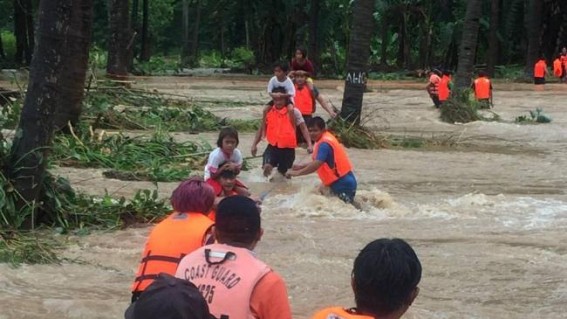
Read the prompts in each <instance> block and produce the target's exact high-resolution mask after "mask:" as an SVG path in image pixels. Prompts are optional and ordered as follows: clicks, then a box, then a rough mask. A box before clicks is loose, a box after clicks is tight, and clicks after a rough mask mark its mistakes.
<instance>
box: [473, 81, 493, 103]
mask: <svg viewBox="0 0 567 319" xmlns="http://www.w3.org/2000/svg"><path fill="white" fill-rule="evenodd" d="M474 95H475V97H476V98H477V99H479V100H484V99H489V98H490V80H489V79H488V78H487V77H485V76H482V77H479V78H478V79H476V80H474Z"/></svg>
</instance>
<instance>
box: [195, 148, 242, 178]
mask: <svg viewBox="0 0 567 319" xmlns="http://www.w3.org/2000/svg"><path fill="white" fill-rule="evenodd" d="M243 161H244V160H243V159H242V153H240V150H239V149H237V148H236V149H234V151H233V152H232V154H227V153H225V152H224V151H223V150H222V149H221V148H220V147H217V148H215V149H214V150H213V151H212V152H211V154H209V158H208V160H207V165H205V174H204V179H205V181H206V180H208V179H209V178H211V176H212V175H213V174H216V172H217V170H218V168H219V165H221V164H223V163H226V162H231V163H235V164H237V165H238V167H239V168H240V166H242V163H243Z"/></svg>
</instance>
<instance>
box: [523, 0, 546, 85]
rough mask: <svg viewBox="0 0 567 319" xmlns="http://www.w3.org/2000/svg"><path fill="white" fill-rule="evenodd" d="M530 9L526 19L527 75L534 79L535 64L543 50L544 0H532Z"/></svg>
mask: <svg viewBox="0 0 567 319" xmlns="http://www.w3.org/2000/svg"><path fill="white" fill-rule="evenodd" d="M529 4H530V6H529V7H530V10H527V15H528V18H527V20H528V21H526V25H527V30H528V52H527V57H526V68H525V74H526V77H527V78H529V79H532V78H533V76H534V64H535V63H536V61H537V59H538V56H539V55H540V54H541V53H542V50H541V16H542V13H543V1H542V0H530V1H529Z"/></svg>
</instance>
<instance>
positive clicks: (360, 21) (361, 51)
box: [340, 0, 374, 124]
mask: <svg viewBox="0 0 567 319" xmlns="http://www.w3.org/2000/svg"><path fill="white" fill-rule="evenodd" d="M353 6H354V7H353V10H352V29H351V32H350V41H349V48H348V55H347V73H346V80H345V92H344V94H343V104H342V109H341V114H340V116H341V118H343V119H345V120H347V121H350V122H354V123H357V124H358V123H360V116H361V113H362V98H363V95H364V89H365V87H366V77H367V73H368V59H369V57H370V39H371V37H372V31H373V30H374V15H373V12H374V0H355V1H354V2H353Z"/></svg>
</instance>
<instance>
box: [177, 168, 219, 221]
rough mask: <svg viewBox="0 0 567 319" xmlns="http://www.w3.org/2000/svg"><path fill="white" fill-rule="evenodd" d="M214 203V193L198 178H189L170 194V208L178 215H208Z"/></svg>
mask: <svg viewBox="0 0 567 319" xmlns="http://www.w3.org/2000/svg"><path fill="white" fill-rule="evenodd" d="M214 202H215V191H214V190H213V188H212V187H211V186H210V185H209V184H207V183H205V182H204V181H203V179H201V178H200V177H191V178H190V179H188V180H185V181H183V182H181V184H179V186H177V188H176V189H175V190H174V191H173V193H171V206H173V209H174V210H175V211H176V212H178V213H185V212H200V213H203V214H208V213H209V211H210V210H211V208H212V207H213V204H214Z"/></svg>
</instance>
